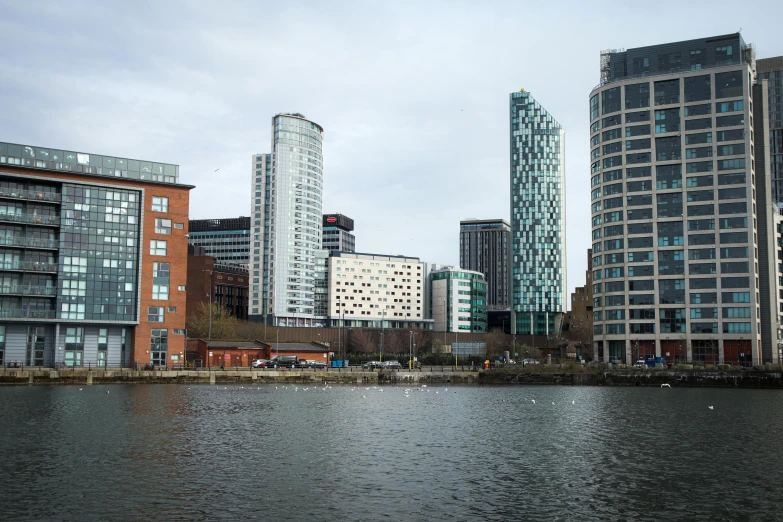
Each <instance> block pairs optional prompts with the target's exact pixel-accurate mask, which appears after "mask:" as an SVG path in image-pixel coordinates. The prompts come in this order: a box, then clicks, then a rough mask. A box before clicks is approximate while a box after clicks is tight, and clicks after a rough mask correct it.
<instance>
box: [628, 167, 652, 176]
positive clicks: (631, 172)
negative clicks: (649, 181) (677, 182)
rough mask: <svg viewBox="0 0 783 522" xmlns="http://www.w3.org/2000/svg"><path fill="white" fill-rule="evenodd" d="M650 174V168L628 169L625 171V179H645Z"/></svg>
mask: <svg viewBox="0 0 783 522" xmlns="http://www.w3.org/2000/svg"><path fill="white" fill-rule="evenodd" d="M651 173H652V169H651V167H629V168H627V169H625V177H627V178H647V177H650V176H651Z"/></svg>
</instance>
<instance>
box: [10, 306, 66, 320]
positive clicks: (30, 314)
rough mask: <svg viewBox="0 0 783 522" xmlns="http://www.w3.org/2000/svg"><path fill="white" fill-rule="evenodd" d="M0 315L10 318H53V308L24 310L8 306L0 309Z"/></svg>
mask: <svg viewBox="0 0 783 522" xmlns="http://www.w3.org/2000/svg"><path fill="white" fill-rule="evenodd" d="M0 317H5V318H11V319H54V318H55V311H54V310H25V309H23V308H8V309H3V310H0Z"/></svg>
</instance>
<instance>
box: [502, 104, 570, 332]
mask: <svg viewBox="0 0 783 522" xmlns="http://www.w3.org/2000/svg"><path fill="white" fill-rule="evenodd" d="M509 98H510V119H511V129H510V142H511V313H512V322H513V323H514V327H515V330H513V331H514V332H515V333H517V334H531V333H533V334H535V335H548V334H554V333H557V332H558V331H559V330H560V328H561V326H562V319H563V315H564V314H565V311H566V253H565V244H566V228H565V148H564V147H565V133H564V131H563V127H562V126H561V125H560V124H559V123H558V122H557V121H556V120H555V119H554V118H553V117H552V115H551V114H549V113H548V112H547V111H546V109H544V108H543V107H542V106H541V105H540V104H539V103H538V102H537V101H536V100H535V99H534V98H533V97H532V96H531V95H530V93H528V92H525V91H524V90H522V91H520V92H515V93H511V95H510V97H509Z"/></svg>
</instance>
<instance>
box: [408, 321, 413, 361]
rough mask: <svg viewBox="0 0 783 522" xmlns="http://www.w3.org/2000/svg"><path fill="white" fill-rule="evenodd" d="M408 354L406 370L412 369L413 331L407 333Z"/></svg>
mask: <svg viewBox="0 0 783 522" xmlns="http://www.w3.org/2000/svg"><path fill="white" fill-rule="evenodd" d="M408 352H409V354H410V355H409V358H408V369H409V370H412V369H413V330H411V331H409V332H408Z"/></svg>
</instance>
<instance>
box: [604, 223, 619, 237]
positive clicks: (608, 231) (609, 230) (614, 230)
mask: <svg viewBox="0 0 783 522" xmlns="http://www.w3.org/2000/svg"><path fill="white" fill-rule="evenodd" d="M622 235H623V226H622V225H612V226H610V227H604V237H611V236H622Z"/></svg>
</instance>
